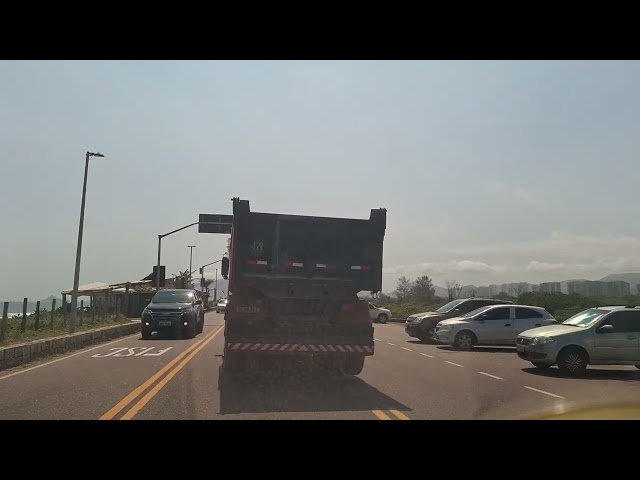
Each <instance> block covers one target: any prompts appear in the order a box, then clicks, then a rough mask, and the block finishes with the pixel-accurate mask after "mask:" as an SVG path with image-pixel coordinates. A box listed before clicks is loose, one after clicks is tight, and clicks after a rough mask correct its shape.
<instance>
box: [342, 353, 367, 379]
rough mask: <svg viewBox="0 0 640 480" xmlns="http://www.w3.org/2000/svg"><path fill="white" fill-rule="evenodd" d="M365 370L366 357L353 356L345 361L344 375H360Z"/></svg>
mask: <svg viewBox="0 0 640 480" xmlns="http://www.w3.org/2000/svg"><path fill="white" fill-rule="evenodd" d="M363 368H364V355H352V356H349V357H347V358H345V360H344V373H346V374H347V375H359V374H360V373H361V372H362V369H363Z"/></svg>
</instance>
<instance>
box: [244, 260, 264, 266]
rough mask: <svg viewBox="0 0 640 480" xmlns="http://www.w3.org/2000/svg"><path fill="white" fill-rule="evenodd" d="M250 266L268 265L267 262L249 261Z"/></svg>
mask: <svg viewBox="0 0 640 480" xmlns="http://www.w3.org/2000/svg"><path fill="white" fill-rule="evenodd" d="M247 263H248V264H249V265H268V263H267V261H266V260H247Z"/></svg>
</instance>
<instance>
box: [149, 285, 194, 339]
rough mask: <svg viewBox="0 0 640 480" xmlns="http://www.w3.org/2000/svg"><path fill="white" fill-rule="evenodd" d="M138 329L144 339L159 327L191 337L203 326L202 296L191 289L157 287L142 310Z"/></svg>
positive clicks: (157, 330)
mask: <svg viewBox="0 0 640 480" xmlns="http://www.w3.org/2000/svg"><path fill="white" fill-rule="evenodd" d="M140 329H141V334H142V338H144V339H148V338H150V337H151V334H152V333H153V332H160V331H171V332H173V333H174V334H177V333H179V332H184V334H185V336H186V337H187V338H193V337H195V336H196V335H197V334H198V333H202V331H203V329H204V308H203V307H202V299H200V298H199V297H198V295H197V292H196V291H195V290H192V289H169V288H167V289H163V290H159V291H158V292H156V294H155V295H154V296H153V298H152V299H151V302H150V303H149V304H148V305H147V306H146V308H145V309H144V310H143V311H142V316H141V322H140Z"/></svg>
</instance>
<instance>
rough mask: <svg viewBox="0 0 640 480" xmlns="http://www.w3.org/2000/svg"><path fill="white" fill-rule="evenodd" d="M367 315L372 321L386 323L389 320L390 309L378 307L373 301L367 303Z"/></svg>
mask: <svg viewBox="0 0 640 480" xmlns="http://www.w3.org/2000/svg"><path fill="white" fill-rule="evenodd" d="M369 317H370V318H371V321H372V322H378V323H387V322H388V321H389V320H391V310H389V309H388V308H382V307H379V306H378V305H376V304H375V303H369Z"/></svg>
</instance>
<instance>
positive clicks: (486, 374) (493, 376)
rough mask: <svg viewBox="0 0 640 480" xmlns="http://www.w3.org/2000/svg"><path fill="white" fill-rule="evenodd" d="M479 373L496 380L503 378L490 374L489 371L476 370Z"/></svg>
mask: <svg viewBox="0 0 640 480" xmlns="http://www.w3.org/2000/svg"><path fill="white" fill-rule="evenodd" d="M478 373H479V374H480V375H485V376H487V377H491V378H495V379H496V380H504V378H500V377H496V376H495V375H491V374H490V373H485V372H478Z"/></svg>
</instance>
